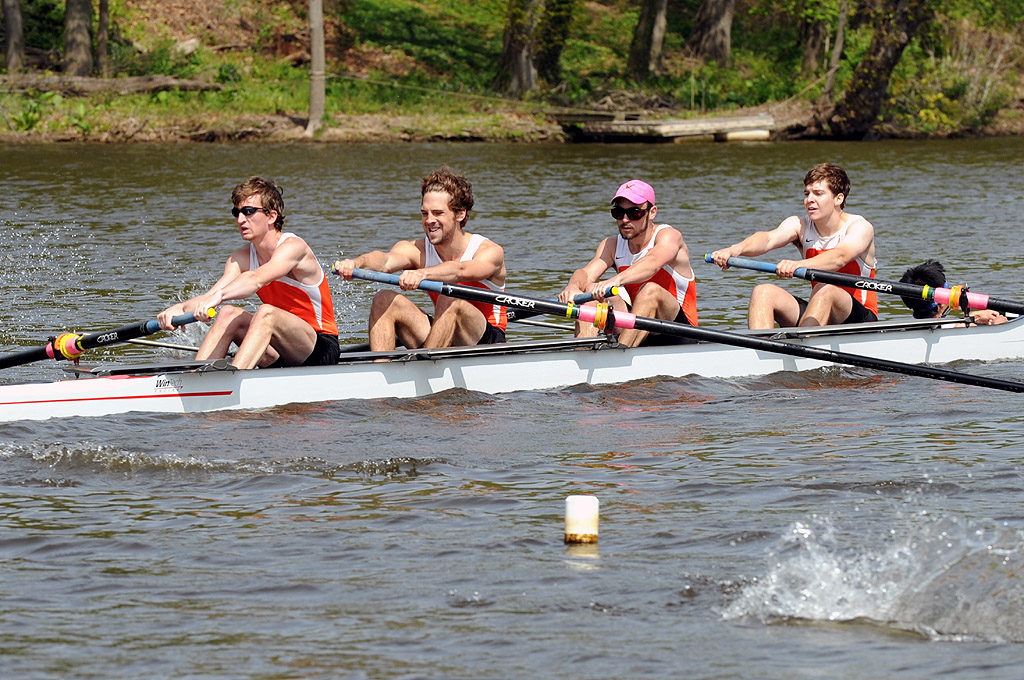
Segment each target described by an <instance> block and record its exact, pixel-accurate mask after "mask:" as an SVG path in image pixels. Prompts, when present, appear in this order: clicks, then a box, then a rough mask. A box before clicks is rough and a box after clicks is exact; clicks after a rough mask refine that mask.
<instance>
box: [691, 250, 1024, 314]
mask: <svg viewBox="0 0 1024 680" xmlns="http://www.w3.org/2000/svg"><path fill="white" fill-rule="evenodd" d="M704 260H705V261H706V262H714V258H712V257H711V255H710V254H709V255H705V256H704ZM728 264H729V266H730V267H738V268H740V269H752V270H754V271H761V272H767V273H771V274H774V273H775V265H774V264H772V263H770V262H761V261H759V260H751V259H749V258H746V257H730V258H729V261H728ZM793 276H795V277H797V278H798V279H806V280H808V281H810V282H812V283H828V284H832V285H835V286H843V287H845V288H855V289H860V290H869V291H875V292H878V293H890V294H892V295H902V296H903V297H911V298H920V299H922V300H929V301H930V300H936V301H938V302H941V303H942V304H949V305H950V306H951V307H956V308H961V307H966V308H968V309H991V310H994V311H997V312H1010V313H1013V314H1024V303H1020V302H1015V301H1013V300H1006V299H1003V298H997V297H991V296H988V295H983V294H981V293H972V292H970V291H968V290H966V289H963V287H962V286H961V287H959V289H958V288H954V289H950V288H935V287H933V286H921V285H918V284H914V283H903V282H902V281H885V280H883V279H873V278H868V277H863V276H855V275H853V274H843V273H841V272H830V271H826V270H824V269H808V268H806V267H799V268H798V269H797V270H796V271H795V272H793Z"/></svg>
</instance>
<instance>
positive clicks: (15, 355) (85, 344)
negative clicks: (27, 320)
mask: <svg viewBox="0 0 1024 680" xmlns="http://www.w3.org/2000/svg"><path fill="white" fill-rule="evenodd" d="M195 320H196V319H195V316H194V315H192V314H182V315H180V316H176V317H174V318H173V319H171V324H172V325H174V326H184V325H186V324H189V323H192V322H193V321H195ZM159 330H160V324H159V322H157V321H155V320H153V321H138V322H136V323H133V324H129V325H127V326H122V327H121V328H115V329H113V330H109V331H98V332H95V333H89V334H87V335H82V336H77V335H73V334H64V336H69V337H66V338H65V337H64V336H58V337H56V338H53V339H51V340H50V341H48V342H47V343H46V344H45V345H42V346H41V347H33V348H32V349H26V350H22V351H20V352H11V353H10V354H5V355H4V356H2V357H0V369H4V368H10V367H12V366H21V365H22V364H30V363H32V362H35V361H42V360H44V359H57V360H60V359H64V358H69V357H67V356H66V355H64V354H63V353H62V352H61V351H60V347H59V346H58V343H63V342H67V343H70V346H71V348H73V349H74V350H75V352H74V353H75V354H80V353H82V352H85V351H86V350H90V349H95V348H97V347H103V346H105V345H113V344H115V343H118V342H126V341H128V340H134V339H135V338H141V337H143V336H146V335H152V334H153V333H156V332H157V331H159ZM62 338H64V339H62Z"/></svg>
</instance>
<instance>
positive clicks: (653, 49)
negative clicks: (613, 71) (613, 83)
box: [628, 0, 668, 83]
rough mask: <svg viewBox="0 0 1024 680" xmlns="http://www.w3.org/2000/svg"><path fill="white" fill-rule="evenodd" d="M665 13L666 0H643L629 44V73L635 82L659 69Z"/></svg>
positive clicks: (663, 44) (666, 11)
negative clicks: (631, 40)
mask: <svg viewBox="0 0 1024 680" xmlns="http://www.w3.org/2000/svg"><path fill="white" fill-rule="evenodd" d="M667 15H668V0H643V3H642V4H641V6H640V19H639V20H638V21H637V24H636V30H635V31H633V42H632V43H630V45H629V64H628V69H629V75H630V76H631V77H632V78H633V81H634V82H636V83H642V82H644V81H645V80H647V79H648V78H649V77H650V76H651V74H656V73H659V72H660V71H661V65H662V62H661V58H662V50H663V48H664V46H665V26H666V25H667V23H668V20H667Z"/></svg>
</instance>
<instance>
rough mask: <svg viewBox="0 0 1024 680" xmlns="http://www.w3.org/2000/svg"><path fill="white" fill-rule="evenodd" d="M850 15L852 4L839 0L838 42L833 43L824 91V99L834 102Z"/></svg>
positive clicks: (845, 0)
mask: <svg viewBox="0 0 1024 680" xmlns="http://www.w3.org/2000/svg"><path fill="white" fill-rule="evenodd" d="M849 14H850V3H849V2H848V1H847V0H839V19H838V20H837V22H836V40H835V42H834V43H832V57H831V58H830V59H829V62H828V75H827V76H826V77H825V89H824V90H823V91H822V95H821V97H822V99H823V100H825V101H832V91H833V90H834V89H835V86H836V72H837V71H838V70H839V60H840V59H841V58H842V56H843V47H844V46H845V45H846V20H847V18H848V16H849Z"/></svg>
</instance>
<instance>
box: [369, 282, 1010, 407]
mask: <svg viewBox="0 0 1024 680" xmlns="http://www.w3.org/2000/svg"><path fill="white" fill-rule="evenodd" d="M352 275H353V276H354V277H356V278H361V279H366V280H368V281H378V282H380V283H390V284H397V283H398V277H397V276H396V275H394V274H385V273H382V272H374V271H366V270H361V269H356V270H355V272H353V274H352ZM419 287H420V288H421V289H423V290H429V291H433V292H435V293H439V294H441V295H447V296H448V297H453V298H461V299H463V300H475V301H478V302H486V303H491V304H498V305H502V306H505V307H515V308H517V309H525V310H527V311H532V312H535V313H538V314H553V315H555V316H564V317H567V318H570V319H579V320H580V321H583V322H586V323H593V324H594V325H595V326H597V327H598V328H602V329H609V328H638V329H640V330H645V331H648V332H651V333H662V334H664V335H675V336H678V337H684V338H691V339H694V340H705V341H707V342H717V343H720V344H723V345H734V346H736V347H746V348H748V349H753V350H762V351H765V352H774V353H776V354H787V355H790V356H796V357H804V358H806V359H815V360H817V361H824V362H828V363H833V364H847V365H849V366H859V367H861V368H871V369H875V370H881V371H891V372H893V373H902V374H904V375H914V376H920V377H924V378H935V379H937V380H945V381H948V382H955V383H961V384H964V385H974V386H976V387H989V388H992V389H997V390H1005V391H1007V392H1024V383H1021V382H1015V381H1012V380H1001V379H999V378H988V377H985V376H980V375H973V374H971V373H961V372H959V371H950V370H947V369H944V368H936V367H934V366H917V365H914V364H906V363H902V362H899V361H891V360H889V359H877V358H873V357H866V356H862V355H860V354H850V353H848V352H840V351H837V350H831V349H825V348H823V347H808V346H804V345H796V344H793V343H790V342H781V341H779V340H771V339H769V338H761V337H757V336H753V335H741V334H739V333H730V332H728V331H719V330H712V329H710V328H701V327H697V326H690V325H688V324H684V323H677V322H675V321H665V320H663V319H651V318H648V317H644V316H636V315H635V314H632V313H630V312H620V311H616V310H613V309H611V308H610V307H609V305H607V304H604V303H601V304H598V305H596V306H587V305H576V304H574V303H572V302H568V303H562V302H551V301H549V300H541V299H538V298H531V297H526V296H524V295H513V294H510V293H495V292H493V291H490V290H485V289H483V288H473V287H471V286H460V285H458V284H453V283H440V282H438V281H423V282H422V283H420V285H419Z"/></svg>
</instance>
